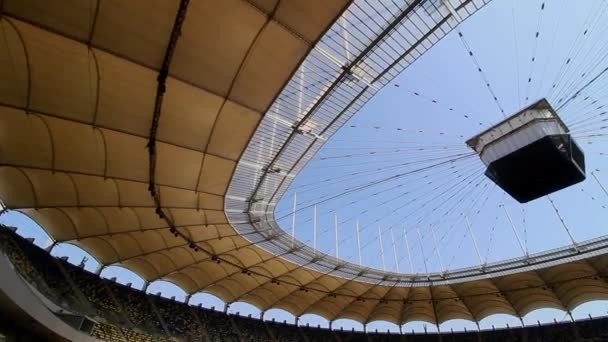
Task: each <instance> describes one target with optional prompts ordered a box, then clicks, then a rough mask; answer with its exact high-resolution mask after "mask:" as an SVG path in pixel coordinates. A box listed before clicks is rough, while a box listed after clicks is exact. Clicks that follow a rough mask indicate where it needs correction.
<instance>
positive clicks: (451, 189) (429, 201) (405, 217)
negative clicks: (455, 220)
mask: <svg viewBox="0 0 608 342" xmlns="http://www.w3.org/2000/svg"><path fill="white" fill-rule="evenodd" d="M474 175H475V174H471V175H469V176H467V177H465V178H463V179H462V180H461V181H459V182H458V183H456V184H454V185H453V186H452V187H450V188H448V189H446V190H444V191H443V192H441V193H439V194H438V195H435V196H433V197H432V198H431V199H429V200H427V201H426V202H424V203H423V205H422V206H420V207H423V206H425V205H426V204H429V203H431V202H434V201H436V200H437V199H438V198H441V197H442V196H443V195H444V194H447V193H449V192H450V191H453V192H454V193H453V194H452V195H451V196H449V197H447V199H445V200H444V201H443V202H441V203H440V204H439V205H437V206H436V208H437V207H441V206H442V205H443V204H444V203H446V201H448V200H450V199H451V198H453V197H454V196H455V195H456V194H457V193H458V192H460V191H462V190H463V189H466V188H467V187H468V186H470V185H471V183H472V182H473V181H474V180H475V179H471V180H469V179H468V178H470V177H472V176H474ZM477 178H479V176H477ZM467 180H469V181H468V182H466V183H465V181H467ZM463 183H464V184H463ZM456 187H458V188H456ZM455 188H456V189H455ZM455 190H456V191H455ZM410 202H411V201H408V202H406V203H405V204H403V205H401V206H399V207H397V208H394V209H392V210H391V211H390V212H389V213H388V215H389V216H390V215H392V214H394V213H396V212H397V211H398V210H400V209H402V208H404V207H406V206H408V205H409V204H410ZM416 212H417V211H416V210H414V211H412V212H410V213H407V214H405V215H403V216H400V217H399V218H398V219H397V220H394V221H393V224H395V222H396V221H398V222H405V220H406V219H407V218H409V217H410V216H412V215H414V214H415V213H416ZM386 216H387V215H385V216H384V217H386ZM384 217H382V218H379V219H376V220H374V221H372V222H370V223H368V224H367V225H364V226H363V228H362V229H361V231H365V230H366V229H367V228H369V227H372V226H374V225H375V224H377V223H378V222H380V220H381V219H384Z"/></svg>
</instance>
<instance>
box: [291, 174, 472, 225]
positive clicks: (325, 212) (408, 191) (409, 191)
mask: <svg viewBox="0 0 608 342" xmlns="http://www.w3.org/2000/svg"><path fill="white" fill-rule="evenodd" d="M470 166H474V165H470ZM444 171H451V170H444ZM439 176H440V175H439V174H438V175H436V178H432V179H433V180H431V181H428V178H427V179H426V181H425V184H423V185H420V186H418V187H415V188H413V189H406V190H405V191H404V192H403V193H402V194H400V195H399V196H396V198H395V199H398V198H400V197H401V196H404V195H408V194H415V193H416V192H417V191H418V190H420V189H424V188H425V187H426V185H427V184H428V183H433V182H434V181H435V180H438V179H441V180H444V179H446V180H448V181H451V180H452V179H454V180H456V179H457V178H458V177H454V172H451V173H449V174H448V175H447V176H443V177H442V178H439ZM412 181H413V180H412ZM444 183H447V181H446V182H444ZM405 185H406V183H405V182H402V183H399V184H397V185H395V186H391V187H390V188H388V189H380V190H379V191H377V192H375V193H372V194H371V195H369V194H364V195H363V198H365V199H367V200H371V199H373V198H374V197H375V196H377V195H380V194H383V195H388V194H390V193H391V192H393V191H398V190H400V189H402V187H403V186H405ZM435 190H436V189H433V190H432V191H435ZM317 200H318V198H317ZM359 201H360V199H358V198H354V199H352V200H350V201H349V202H347V203H345V204H342V205H340V206H338V207H332V208H331V210H323V211H322V212H321V214H319V215H318V218H322V217H325V216H326V215H328V214H331V213H334V212H336V211H337V210H339V209H340V208H344V207H350V206H353V205H355V204H358V203H359ZM370 208H371V207H366V209H365V210H364V211H362V212H360V214H365V213H367V212H368V211H369V210H370ZM281 212H283V213H285V212H286V211H285V210H284V211H281ZM289 215H290V214H286V215H283V219H285V218H288V217H289ZM354 218H355V216H351V217H348V218H347V219H343V220H342V221H341V222H340V224H344V223H346V222H348V221H350V220H352V219H354ZM311 220H312V218H310V217H309V218H307V219H306V220H305V221H302V222H301V224H305V223H308V222H310V221H311ZM323 232H324V231H322V233H323Z"/></svg>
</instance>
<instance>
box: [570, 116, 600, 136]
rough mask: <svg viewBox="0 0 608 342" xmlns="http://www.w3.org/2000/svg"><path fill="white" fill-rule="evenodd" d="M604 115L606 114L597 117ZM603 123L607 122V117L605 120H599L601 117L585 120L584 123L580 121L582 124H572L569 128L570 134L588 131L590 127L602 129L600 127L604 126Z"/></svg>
mask: <svg viewBox="0 0 608 342" xmlns="http://www.w3.org/2000/svg"><path fill="white" fill-rule="evenodd" d="M604 113H605V112H604ZM605 115H606V114H600V115H599V116H605ZM605 122H608V117H607V118H601V117H599V118H590V119H588V120H585V121H582V122H579V123H577V124H573V125H571V126H569V127H570V132H574V133H577V132H579V131H581V130H584V129H589V128H592V127H598V126H599V127H602V126H604V125H606V124H605Z"/></svg>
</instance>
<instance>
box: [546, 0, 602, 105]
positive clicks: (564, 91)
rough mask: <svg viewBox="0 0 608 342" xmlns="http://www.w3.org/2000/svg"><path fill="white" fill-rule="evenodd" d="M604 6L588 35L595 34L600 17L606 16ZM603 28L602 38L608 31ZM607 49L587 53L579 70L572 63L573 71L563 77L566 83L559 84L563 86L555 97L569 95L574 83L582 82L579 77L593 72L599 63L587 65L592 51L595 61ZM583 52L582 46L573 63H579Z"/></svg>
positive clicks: (591, 25)
mask: <svg viewBox="0 0 608 342" xmlns="http://www.w3.org/2000/svg"><path fill="white" fill-rule="evenodd" d="M604 6H605V7H604V8H603V9H602V10H601V11H599V12H598V13H597V17H596V18H594V20H595V22H593V23H590V25H589V27H588V28H587V30H588V31H586V32H587V33H588V32H592V33H593V32H594V31H593V28H594V27H595V26H596V25H597V21H599V19H600V17H601V16H602V15H603V14H605V12H606V10H607V9H608V5H604ZM603 27H604V29H603V31H601V32H599V36H600V37H601V36H605V34H606V30H607V29H608V27H606V26H605V25H604V26H603ZM585 35H586V33H585ZM589 36H591V35H588V36H587V35H586V36H585V38H587V37H589ZM596 45H597V44H593V47H595V46H596ZM605 48H606V45H604V46H602V47H601V48H599V49H592V50H589V51H588V52H587V54H586V55H585V56H583V58H582V60H581V61H580V62H579V63H578V64H579V65H580V67H578V68H577V67H574V65H575V63H571V64H570V66H569V67H570V68H573V69H572V71H571V72H570V73H569V74H568V75H567V76H566V75H564V76H563V78H562V80H563V79H566V82H564V83H562V82H561V81H560V82H559V84H561V86H559V87H557V88H556V90H557V93H556V96H555V97H556V98H558V99H559V98H561V97H562V96H565V95H566V94H567V93H568V92H567V90H568V88H571V87H574V86H572V83H577V82H580V79H579V77H578V76H577V75H581V76H580V77H584V76H585V75H586V73H587V72H589V73H590V72H592V71H593V70H594V69H595V67H596V66H597V65H598V64H597V63H594V64H591V63H587V59H588V58H589V56H591V55H592V53H593V52H592V51H593V50H595V55H593V56H592V57H591V59H592V60H594V59H596V60H597V58H598V57H599V56H601V55H602V51H604V49H605ZM583 50H585V49H583V46H581V47H580V48H578V49H577V50H576V52H575V54H574V56H572V57H571V61H578V56H579V54H580V53H581V52H582V51H583ZM601 60H602V59H601V58H600V60H597V62H598V63H599V62H601ZM581 68H582V69H583V71H585V70H588V71H587V72H581V71H580V70H581ZM585 68H587V69H585ZM577 80H579V81H577ZM559 84H558V85H559Z"/></svg>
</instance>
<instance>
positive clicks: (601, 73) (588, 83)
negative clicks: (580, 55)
mask: <svg viewBox="0 0 608 342" xmlns="http://www.w3.org/2000/svg"><path fill="white" fill-rule="evenodd" d="M606 71H608V67H606V68H604V69H603V70H602V71H601V72H600V73H599V74H597V75H596V76H595V77H593V78H592V79H591V80H589V81H588V82H587V83H585V85H583V86H582V87H581V88H579V89H578V90H577V91H576V92H575V93H574V94H572V95H571V96H570V97H568V99H567V100H566V101H565V102H564V103H562V104H561V105H560V106H558V107H557V108H556V111H558V112H559V111H560V110H561V109H562V108H564V107H565V106H566V105H567V104H568V103H569V102H570V101H572V100H573V99H575V98H576V97H577V96H578V95H579V94H580V93H581V92H583V91H584V90H585V89H587V87H589V86H590V85H592V84H593V83H594V82H595V81H597V80H598V79H599V78H600V77H602V76H603V75H604V74H605V73H606Z"/></svg>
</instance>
